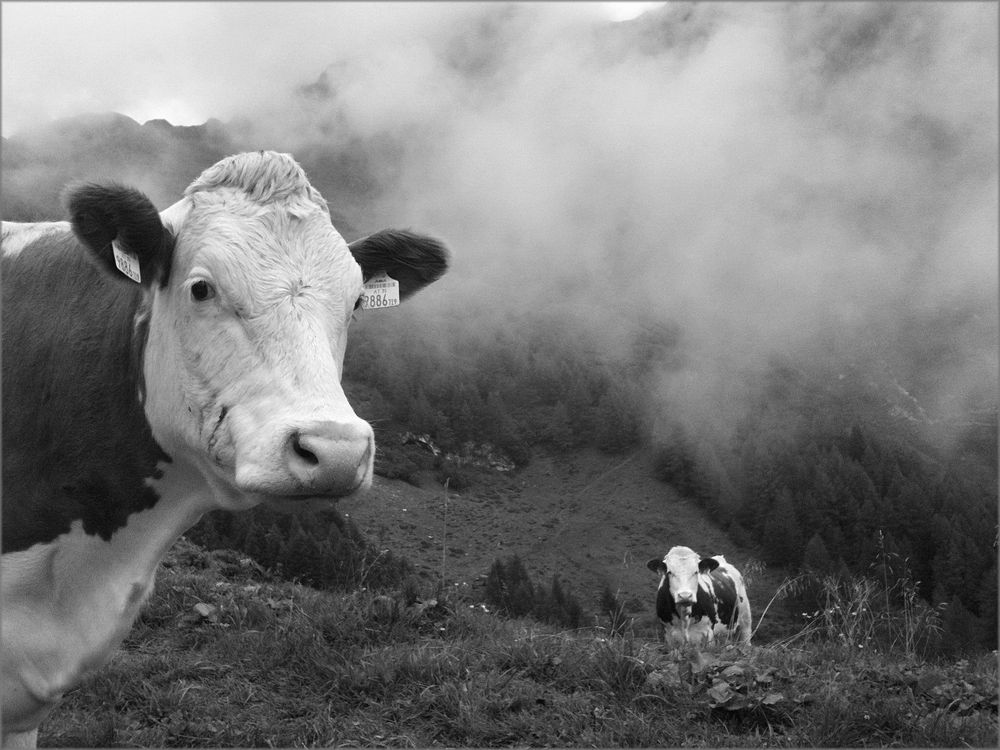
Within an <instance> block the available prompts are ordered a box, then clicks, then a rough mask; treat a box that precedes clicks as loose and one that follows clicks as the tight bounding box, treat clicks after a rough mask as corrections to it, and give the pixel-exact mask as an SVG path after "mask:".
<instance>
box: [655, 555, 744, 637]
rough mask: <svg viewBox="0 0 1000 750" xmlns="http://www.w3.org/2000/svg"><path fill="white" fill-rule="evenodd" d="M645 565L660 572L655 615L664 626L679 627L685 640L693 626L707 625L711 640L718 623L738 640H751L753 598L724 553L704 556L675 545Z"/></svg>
mask: <svg viewBox="0 0 1000 750" xmlns="http://www.w3.org/2000/svg"><path fill="white" fill-rule="evenodd" d="M646 567H647V568H649V569H650V570H651V571H653V572H654V573H659V574H660V586H659V589H658V590H657V593H656V616H657V617H658V618H659V619H660V621H661V622H662V623H663V624H664V626H665V627H675V628H678V627H679V628H680V630H681V634H682V635H683V638H684V642H685V643H689V642H690V640H691V630H692V629H693V628H695V629H700V628H704V629H705V630H706V631H707V633H706V637H707V639H708V642H709V643H711V642H712V640H713V638H714V636H715V626H716V625H719V624H721V625H723V626H725V627H726V628H727V630H728V631H729V632H730V633H732V634H733V635H734V636H735V637H736V639H737V640H738V641H739V642H741V643H749V642H750V601H749V600H748V599H747V591H746V587H745V586H744V585H743V576H742V575H740V572H739V571H738V570H736V568H734V567H733V566H732V565H730V564H729V563H727V562H726V559H725V558H724V557H723V556H722V555H716V556H715V557H702V556H701V555H698V554H696V553H695V552H694V551H693V550H691V549H690V548H688V547H672V548H671V549H670V551H669V552H668V553H667V554H666V555H665V556H664V557H663V559H659V558H653V559H652V560H650V561H649V562H647V563H646ZM702 620H704V622H702Z"/></svg>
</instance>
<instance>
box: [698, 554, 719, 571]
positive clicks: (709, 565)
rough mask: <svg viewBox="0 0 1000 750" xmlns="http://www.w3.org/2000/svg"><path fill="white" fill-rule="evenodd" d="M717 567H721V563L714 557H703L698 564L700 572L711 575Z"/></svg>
mask: <svg viewBox="0 0 1000 750" xmlns="http://www.w3.org/2000/svg"><path fill="white" fill-rule="evenodd" d="M717 567H719V561H718V560H716V559H715V558H714V557H703V558H701V562H699V563H698V572H699V573H711V572H712V571H713V570H715V569H716V568H717Z"/></svg>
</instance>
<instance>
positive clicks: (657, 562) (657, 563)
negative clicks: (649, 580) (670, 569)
mask: <svg viewBox="0 0 1000 750" xmlns="http://www.w3.org/2000/svg"><path fill="white" fill-rule="evenodd" d="M646 567H647V568H649V569H650V570H651V571H653V572H654V573H665V572H666V570H667V564H666V563H665V562H663V560H661V559H660V558H658V557H654V558H653V559H652V560H650V561H649V562H647V563H646Z"/></svg>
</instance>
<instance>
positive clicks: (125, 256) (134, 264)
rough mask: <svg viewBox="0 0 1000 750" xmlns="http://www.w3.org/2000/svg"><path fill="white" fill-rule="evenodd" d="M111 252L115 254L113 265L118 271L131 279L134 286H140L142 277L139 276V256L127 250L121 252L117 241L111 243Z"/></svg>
mask: <svg viewBox="0 0 1000 750" xmlns="http://www.w3.org/2000/svg"><path fill="white" fill-rule="evenodd" d="M111 251H112V252H113V253H114V254H115V265H116V266H118V270H119V271H121V272H122V273H123V274H125V275H126V276H128V277H129V278H130V279H132V281H134V282H135V283H136V284H141V283H142V277H141V276H140V275H139V256H138V255H136V254H135V253H130V252H129V251H128V250H122V249H121V248H120V247H118V241H117V240H113V241H112V242H111Z"/></svg>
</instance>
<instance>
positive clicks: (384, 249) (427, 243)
mask: <svg viewBox="0 0 1000 750" xmlns="http://www.w3.org/2000/svg"><path fill="white" fill-rule="evenodd" d="M348 247H350V249H351V253H352V254H353V255H354V259H355V260H356V261H357V262H358V265H360V266H361V271H362V273H363V274H364V277H365V280H366V281H367V280H368V279H369V278H371V277H372V276H374V275H375V274H377V273H378V272H379V271H385V272H386V273H387V274H388V275H389V276H390V277H391V278H393V279H395V280H396V281H398V282H399V297H400V299H405V298H406V297H409V296H410V295H411V294H413V293H414V292H416V291H419V290H420V289H423V288H424V287H425V286H427V285H428V284H430V283H431V282H433V281H437V280H438V279H439V278H441V277H442V276H443V275H444V272H445V271H447V270H448V249H447V248H446V247H445V246H444V244H442V243H441V242H439V241H438V240H436V239H434V238H433V237H427V236H424V235H421V234H414V233H413V232H404V231H399V230H395V229H384V230H382V231H381V232H375V234H370V235H368V236H367V237H362V238H361V239H360V240H355V241H354V242H352V243H351V244H350V245H349V246H348Z"/></svg>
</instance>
